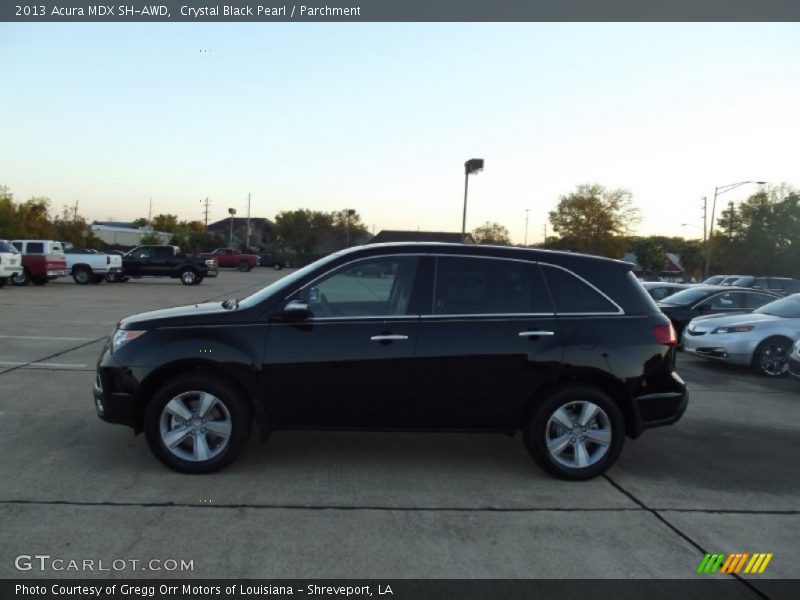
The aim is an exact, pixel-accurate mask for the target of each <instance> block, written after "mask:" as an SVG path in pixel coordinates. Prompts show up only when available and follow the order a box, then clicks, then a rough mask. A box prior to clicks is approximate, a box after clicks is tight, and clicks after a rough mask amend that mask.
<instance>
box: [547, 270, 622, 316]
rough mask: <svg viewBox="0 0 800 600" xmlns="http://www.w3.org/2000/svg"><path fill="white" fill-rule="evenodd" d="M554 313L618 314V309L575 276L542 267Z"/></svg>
mask: <svg viewBox="0 0 800 600" xmlns="http://www.w3.org/2000/svg"><path fill="white" fill-rule="evenodd" d="M543 269H544V272H545V277H547V285H548V286H549V287H550V293H551V294H552V295H553V300H554V301H555V304H556V313H559V314H565V313H618V312H619V308H618V307H617V306H616V305H615V304H614V303H613V302H611V301H610V300H608V299H607V298H606V297H605V296H603V295H602V294H601V293H599V292H598V291H597V290H595V289H594V288H593V287H591V286H590V285H588V284H586V283H585V282H584V281H582V280H580V279H579V278H578V277H576V276H575V275H572V274H571V273H568V272H567V271H564V270H563V269H558V268H556V267H547V266H545V267H543Z"/></svg>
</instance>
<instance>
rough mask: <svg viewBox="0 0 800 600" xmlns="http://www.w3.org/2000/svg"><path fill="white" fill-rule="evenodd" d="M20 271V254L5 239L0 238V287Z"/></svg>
mask: <svg viewBox="0 0 800 600" xmlns="http://www.w3.org/2000/svg"><path fill="white" fill-rule="evenodd" d="M20 273H22V256H21V255H20V253H19V250H17V249H16V248H14V246H12V245H11V244H9V243H8V242H7V241H5V240H0V287H3V286H4V285H5V284H6V283H8V280H9V279H10V278H12V277H14V276H15V275H19V274H20Z"/></svg>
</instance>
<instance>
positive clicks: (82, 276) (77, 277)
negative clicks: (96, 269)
mask: <svg viewBox="0 0 800 600" xmlns="http://www.w3.org/2000/svg"><path fill="white" fill-rule="evenodd" d="M92 277H93V274H92V270H91V269H90V268H89V267H75V268H74V269H72V279H73V280H74V281H75V283H77V284H78V285H86V284H87V283H90V282H91V281H92Z"/></svg>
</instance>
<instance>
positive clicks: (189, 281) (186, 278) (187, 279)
mask: <svg viewBox="0 0 800 600" xmlns="http://www.w3.org/2000/svg"><path fill="white" fill-rule="evenodd" d="M195 279H197V276H196V275H195V274H194V271H184V272H183V273H181V282H183V284H184V285H194V281H195Z"/></svg>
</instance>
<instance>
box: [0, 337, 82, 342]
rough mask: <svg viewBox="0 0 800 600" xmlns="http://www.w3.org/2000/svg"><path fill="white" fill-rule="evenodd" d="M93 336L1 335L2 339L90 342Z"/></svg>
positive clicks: (0, 338)
mask: <svg viewBox="0 0 800 600" xmlns="http://www.w3.org/2000/svg"><path fill="white" fill-rule="evenodd" d="M91 339H92V338H79V337H44V336H38V335H0V340H51V341H52V340H57V341H63V342H88V341H89V340H91Z"/></svg>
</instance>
